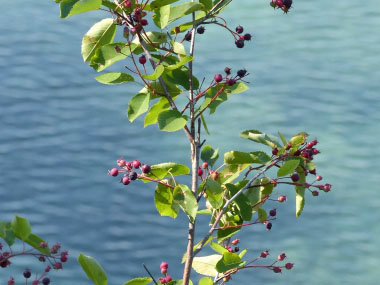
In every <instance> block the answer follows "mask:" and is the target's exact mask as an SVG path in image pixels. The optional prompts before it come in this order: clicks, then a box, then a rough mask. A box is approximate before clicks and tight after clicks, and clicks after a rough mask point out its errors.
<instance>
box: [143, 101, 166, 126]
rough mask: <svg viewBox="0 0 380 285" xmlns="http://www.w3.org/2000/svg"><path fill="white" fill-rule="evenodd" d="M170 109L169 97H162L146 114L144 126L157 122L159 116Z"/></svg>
mask: <svg viewBox="0 0 380 285" xmlns="http://www.w3.org/2000/svg"><path fill="white" fill-rule="evenodd" d="M167 110H170V103H169V101H168V99H166V98H165V97H162V98H161V99H160V101H158V102H157V103H156V104H154V105H153V106H152V107H151V108H150V110H149V112H148V114H146V116H145V121H144V127H146V126H149V125H154V124H157V121H158V116H159V115H160V114H161V113H162V112H163V111H167Z"/></svg>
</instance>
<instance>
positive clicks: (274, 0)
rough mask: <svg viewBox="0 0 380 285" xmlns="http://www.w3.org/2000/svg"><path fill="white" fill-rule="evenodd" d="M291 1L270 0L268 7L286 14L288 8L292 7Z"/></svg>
mask: <svg viewBox="0 0 380 285" xmlns="http://www.w3.org/2000/svg"><path fill="white" fill-rule="evenodd" d="M292 4H293V0H271V2H270V5H271V6H272V7H273V8H274V9H276V8H278V9H282V11H284V12H285V13H288V11H289V9H290V7H292Z"/></svg>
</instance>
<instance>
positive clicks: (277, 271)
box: [273, 266, 281, 273]
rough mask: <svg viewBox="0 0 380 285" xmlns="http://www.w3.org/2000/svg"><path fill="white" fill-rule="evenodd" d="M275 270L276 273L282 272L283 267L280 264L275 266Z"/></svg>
mask: <svg viewBox="0 0 380 285" xmlns="http://www.w3.org/2000/svg"><path fill="white" fill-rule="evenodd" d="M273 272H274V273H281V268H280V267H278V266H275V267H273Z"/></svg>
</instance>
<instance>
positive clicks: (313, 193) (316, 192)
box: [311, 191, 319, 197]
mask: <svg viewBox="0 0 380 285" xmlns="http://www.w3.org/2000/svg"><path fill="white" fill-rule="evenodd" d="M311 194H312V195H313V196H315V197H316V196H318V195H319V192H318V191H313V192H311Z"/></svg>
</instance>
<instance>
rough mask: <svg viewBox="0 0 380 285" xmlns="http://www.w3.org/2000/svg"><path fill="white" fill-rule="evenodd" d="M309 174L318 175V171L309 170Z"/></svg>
mask: <svg viewBox="0 0 380 285" xmlns="http://www.w3.org/2000/svg"><path fill="white" fill-rule="evenodd" d="M309 173H310V174H313V175H315V174H317V170H316V169H315V168H314V169H312V170H309Z"/></svg>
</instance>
